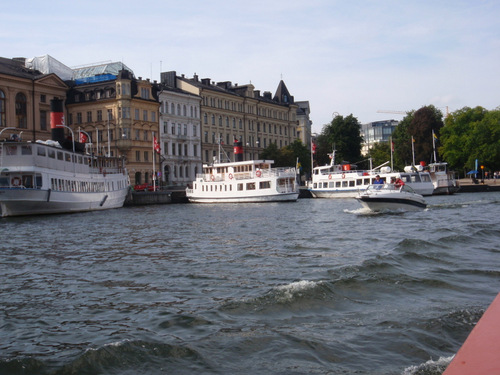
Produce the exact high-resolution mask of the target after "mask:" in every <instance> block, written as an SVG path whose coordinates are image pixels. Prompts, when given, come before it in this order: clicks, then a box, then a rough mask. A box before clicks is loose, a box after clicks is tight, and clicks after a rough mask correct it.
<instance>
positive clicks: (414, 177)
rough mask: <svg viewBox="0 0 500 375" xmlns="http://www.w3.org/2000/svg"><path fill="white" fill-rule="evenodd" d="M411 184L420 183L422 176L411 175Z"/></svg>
mask: <svg viewBox="0 0 500 375" xmlns="http://www.w3.org/2000/svg"><path fill="white" fill-rule="evenodd" d="M411 182H420V175H418V174H413V175H411Z"/></svg>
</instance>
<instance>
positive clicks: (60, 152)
mask: <svg viewBox="0 0 500 375" xmlns="http://www.w3.org/2000/svg"><path fill="white" fill-rule="evenodd" d="M63 156H64V155H63V152H62V151H57V160H64V158H63Z"/></svg>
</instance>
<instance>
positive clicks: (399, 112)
mask: <svg viewBox="0 0 500 375" xmlns="http://www.w3.org/2000/svg"><path fill="white" fill-rule="evenodd" d="M377 113H393V114H396V115H406V114H408V112H407V111H390V110H384V109H379V110H378V111H377Z"/></svg>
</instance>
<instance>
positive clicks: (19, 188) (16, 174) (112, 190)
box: [0, 102, 130, 217]
mask: <svg viewBox="0 0 500 375" xmlns="http://www.w3.org/2000/svg"><path fill="white" fill-rule="evenodd" d="M51 104H52V103H51ZM56 107H60V109H59V111H60V112H55V113H54V112H53V113H51V127H52V140H50V141H45V142H42V141H37V142H21V141H18V139H19V138H18V137H13V139H12V140H4V141H0V216H1V217H5V216H20V215H37V214H54V213H67V212H78V211H93V210H105V209H110V208H118V207H122V206H123V203H124V201H125V198H126V196H127V193H128V191H129V185H130V183H129V178H128V173H127V171H126V169H125V167H124V161H123V159H122V158H115V157H105V156H93V155H88V154H85V153H84V152H83V150H82V151H81V152H79V151H76V150H75V148H76V149H78V148H79V147H75V146H78V145H82V144H79V143H78V142H74V137H73V139H72V140H71V141H68V140H67V139H64V128H65V127H66V126H65V125H63V124H64V116H63V115H62V104H61V102H59V103H56ZM54 121H55V122H56V123H53V122H54ZM4 130H7V128H4V129H3V130H2V132H3V131H4ZM61 144H62V145H64V146H65V147H62V146H61Z"/></svg>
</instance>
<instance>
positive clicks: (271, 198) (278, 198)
mask: <svg viewBox="0 0 500 375" xmlns="http://www.w3.org/2000/svg"><path fill="white" fill-rule="evenodd" d="M298 197H299V193H298V192H296V193H289V194H275V195H256V196H234V197H222V196H218V197H201V196H189V195H188V199H189V201H190V202H191V203H264V202H295V201H296V200H297V199H298Z"/></svg>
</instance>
